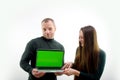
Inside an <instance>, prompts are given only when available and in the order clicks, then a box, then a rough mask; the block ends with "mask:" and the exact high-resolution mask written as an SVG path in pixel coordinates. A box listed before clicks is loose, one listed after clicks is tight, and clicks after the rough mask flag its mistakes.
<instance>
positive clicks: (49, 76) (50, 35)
mask: <svg viewBox="0 0 120 80" xmlns="http://www.w3.org/2000/svg"><path fill="white" fill-rule="evenodd" d="M41 25H42V33H43V36H41V37H38V38H35V39H32V40H31V41H29V42H28V44H27V46H26V48H25V51H24V53H23V55H22V57H21V61H20V66H21V68H22V69H23V70H25V71H26V72H28V73H29V78H28V80H57V78H56V75H55V73H45V72H39V71H38V70H37V69H36V68H35V61H36V50H37V49H38V48H43V49H60V50H62V51H64V47H63V45H62V44H60V43H59V42H57V41H56V40H54V34H55V31H56V26H55V23H54V20H53V19H51V18H45V19H44V20H43V21H42V22H41Z"/></svg>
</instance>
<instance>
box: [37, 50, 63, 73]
mask: <svg viewBox="0 0 120 80" xmlns="http://www.w3.org/2000/svg"><path fill="white" fill-rule="evenodd" d="M63 58H64V51H61V50H57V49H49V50H45V49H38V50H37V55H36V68H37V69H38V70H60V69H61V68H62V66H63V64H64V61H63V60H64V59H63ZM45 72H46V71H45ZM56 72H57V71H56Z"/></svg>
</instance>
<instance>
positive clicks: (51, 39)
mask: <svg viewBox="0 0 120 80" xmlns="http://www.w3.org/2000/svg"><path fill="white" fill-rule="evenodd" d="M42 38H43V39H44V40H46V41H53V40H54V38H53V39H46V38H45V37H44V36H42Z"/></svg>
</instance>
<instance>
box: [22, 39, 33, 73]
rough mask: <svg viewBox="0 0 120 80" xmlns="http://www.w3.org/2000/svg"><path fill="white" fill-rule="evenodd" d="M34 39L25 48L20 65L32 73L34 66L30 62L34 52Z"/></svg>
mask: <svg viewBox="0 0 120 80" xmlns="http://www.w3.org/2000/svg"><path fill="white" fill-rule="evenodd" d="M32 44H33V43H32V41H30V42H29V43H28V44H27V46H26V48H25V51H24V53H23V55H22V57H21V60H20V67H21V68H22V69H23V70H25V71H26V72H28V73H30V72H31V71H32V67H31V65H30V64H29V63H30V60H31V57H32V54H33V52H34V51H33V49H34V48H33V46H32Z"/></svg>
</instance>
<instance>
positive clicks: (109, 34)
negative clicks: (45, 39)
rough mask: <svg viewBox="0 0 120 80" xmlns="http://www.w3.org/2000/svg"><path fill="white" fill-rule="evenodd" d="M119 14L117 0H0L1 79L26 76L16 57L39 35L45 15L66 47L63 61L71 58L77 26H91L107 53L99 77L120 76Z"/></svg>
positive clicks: (113, 78) (67, 79) (21, 79)
mask: <svg viewBox="0 0 120 80" xmlns="http://www.w3.org/2000/svg"><path fill="white" fill-rule="evenodd" d="M119 14H120V9H119V1H117V0H59V1H57V0H0V37H1V39H0V48H1V49H0V53H1V54H0V80H27V78H28V74H27V73H26V72H25V71H23V70H22V69H21V68H20V66H19V61H20V58H21V55H22V54H23V51H24V49H25V46H26V44H27V42H28V41H29V40H31V39H33V38H36V37H39V36H41V35H42V34H41V25H40V23H41V20H42V19H44V18H46V17H50V18H53V19H54V20H55V23H56V26H57V30H56V34H55V39H56V40H58V41H59V42H61V43H62V44H63V45H64V47H65V51H66V53H65V62H67V61H74V57H75V51H76V48H77V46H78V35H79V29H80V28H81V27H83V26H85V25H92V26H94V27H95V28H96V31H97V36H98V42H99V46H100V48H102V49H103V50H104V51H105V52H106V56H107V57H106V65H105V69H104V72H103V75H102V77H101V80H120V77H119V74H120V72H119V71H120V70H119V67H120V63H119V61H118V60H119V52H118V51H119V49H118V48H119V40H120V38H119V26H120V24H119V21H120V15H119ZM58 80H73V76H66V75H62V76H58Z"/></svg>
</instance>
